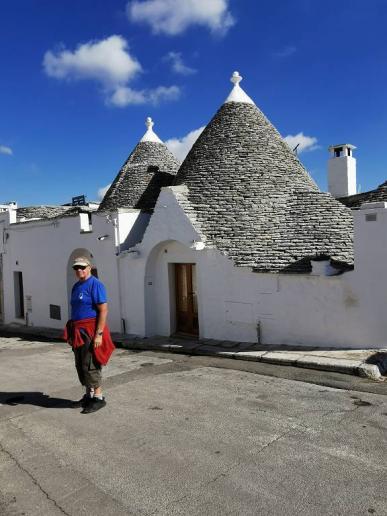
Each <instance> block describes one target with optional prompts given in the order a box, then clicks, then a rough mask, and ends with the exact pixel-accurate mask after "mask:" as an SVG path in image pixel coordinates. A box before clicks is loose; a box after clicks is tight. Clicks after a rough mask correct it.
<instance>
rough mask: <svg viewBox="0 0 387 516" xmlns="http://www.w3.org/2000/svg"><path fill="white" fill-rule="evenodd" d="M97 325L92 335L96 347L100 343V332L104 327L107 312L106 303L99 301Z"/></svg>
mask: <svg viewBox="0 0 387 516" xmlns="http://www.w3.org/2000/svg"><path fill="white" fill-rule="evenodd" d="M97 311H98V314H97V327H96V330H95V335H94V347H95V348H98V347H99V346H100V345H101V344H102V332H103V330H104V328H105V324H106V319H107V314H108V305H107V303H100V304H99V305H97Z"/></svg>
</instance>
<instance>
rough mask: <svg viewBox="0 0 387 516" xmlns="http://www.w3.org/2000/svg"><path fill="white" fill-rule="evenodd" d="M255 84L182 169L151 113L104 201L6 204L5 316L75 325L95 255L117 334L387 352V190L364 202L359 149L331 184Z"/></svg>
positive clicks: (346, 151)
mask: <svg viewBox="0 0 387 516" xmlns="http://www.w3.org/2000/svg"><path fill="white" fill-rule="evenodd" d="M240 80H241V77H240V76H239V74H238V73H234V75H233V77H232V81H233V83H234V87H233V89H232V91H231V93H230V95H229V96H228V98H227V99H226V101H225V102H224V104H223V105H222V106H221V107H220V109H219V110H218V111H217V113H216V114H215V116H214V117H213V118H212V120H211V121H210V122H209V124H208V125H207V127H206V128H205V130H204V131H203V132H202V134H201V135H200V137H199V138H198V140H197V141H196V143H195V144H194V145H193V147H192V149H191V151H190V152H189V154H188V155H187V157H186V159H185V160H184V162H183V163H182V164H181V165H180V164H179V163H178V161H177V160H176V159H175V158H174V156H173V155H172V154H171V153H170V151H169V150H168V149H167V147H166V146H165V145H164V144H163V143H162V142H161V140H160V139H159V138H158V136H156V134H155V133H154V132H153V129H152V125H153V123H152V121H151V120H150V119H148V120H147V126H148V129H147V132H146V133H145V135H144V137H143V138H142V139H141V140H140V142H139V143H138V144H137V146H136V147H135V149H134V150H133V152H132V153H131V154H130V156H129V158H128V160H127V161H126V162H125V164H124V165H123V167H122V169H121V170H120V172H119V173H118V175H117V177H116V178H115V180H114V181H113V183H112V184H111V187H110V188H109V190H108V192H107V193H106V195H105V197H104V199H103V200H102V202H101V204H100V206H99V207H98V209H93V208H92V207H87V206H78V207H32V208H17V207H16V206H15V205H7V206H3V211H2V212H1V213H0V228H1V230H2V235H3V238H2V241H1V247H0V253H1V259H2V282H0V284H1V285H2V287H1V288H2V300H3V302H2V311H1V316H2V319H3V322H5V323H19V324H29V325H35V326H45V327H56V328H59V327H62V326H63V325H64V323H65V321H66V319H67V317H68V298H69V292H70V288H71V285H72V282H73V281H74V278H73V276H72V271H71V261H72V259H73V257H74V256H75V255H76V254H78V253H82V254H88V255H89V256H90V257H91V258H92V260H93V263H94V264H95V268H96V273H97V274H98V275H99V277H100V278H101V279H102V281H103V282H104V283H105V284H106V286H107V289H108V293H109V300H110V301H109V302H110V316H109V317H110V326H111V328H112V329H113V330H114V331H121V332H126V333H129V334H137V335H143V336H144V335H145V336H151V335H171V334H175V333H184V334H191V335H197V336H199V337H200V338H213V339H220V340H237V341H247V342H256V341H257V340H258V339H259V340H260V341H261V342H262V343H265V344H296V345H300V346H303V345H319V346H338V347H339V346H353V347H364V346H367V347H371V346H372V347H384V346H385V345H386V335H387V323H386V320H387V318H386V316H385V313H384V312H385V306H387V303H386V299H385V298H386V297H387V288H386V287H387V285H386V284H385V283H386V280H385V278H386V274H385V263H387V231H386V228H387V220H386V217H387V215H386V213H387V210H386V209H385V206H386V205H385V203H384V199H383V198H382V197H380V196H379V197H373V195H376V194H375V192H376V190H375V191H373V192H369V193H368V194H369V195H368V197H367V194H360V195H362V196H363V197H362V199H359V197H358V196H359V194H357V195H356V179H355V191H354V190H353V188H354V187H353V184H354V174H355V168H354V162H353V161H351V159H352V160H354V158H353V156H352V151H353V148H354V147H353V146H351V145H347V144H342V145H340V146H332V152H333V156H332V158H331V160H332V161H331V164H330V173H329V174H330V175H329V184H330V189H331V191H332V192H333V194H334V196H333V195H332V194H331V193H325V192H321V191H320V190H319V188H318V187H317V185H316V184H315V182H314V181H313V179H312V178H311V177H310V175H309V174H308V172H307V171H306V170H305V169H304V167H303V166H302V164H301V163H300V161H299V159H298V157H297V156H296V155H295V154H294V153H293V152H292V150H291V149H290V148H289V147H288V145H287V144H286V143H285V142H284V140H283V139H282V138H281V136H280V134H279V133H278V132H277V130H276V129H275V128H274V127H273V125H272V124H271V123H270V122H269V120H268V119H267V118H266V117H265V116H264V115H263V114H262V112H261V111H260V110H259V109H258V108H257V106H256V105H255V104H254V102H253V100H251V98H250V97H248V95H247V94H246V93H245V92H244V91H243V90H242V88H241V87H240V85H239V82H240ZM344 158H345V159H344ZM350 158H351V159H350ZM382 186H383V185H382ZM335 197H340V200H337V199H336V198H335ZM374 200H376V201H378V202H376V203H375V202H374V203H370V202H368V203H367V201H374ZM385 200H387V199H385ZM361 201H362V202H363V204H361ZM345 203H347V204H348V205H350V206H351V203H352V205H353V206H355V207H356V208H359V206H360V204H361V209H356V210H351V209H350V208H348V207H346V206H345V205H344V204H345ZM356 203H357V204H356ZM364 203H365V204H364ZM42 264H44V265H47V264H49V266H42Z"/></svg>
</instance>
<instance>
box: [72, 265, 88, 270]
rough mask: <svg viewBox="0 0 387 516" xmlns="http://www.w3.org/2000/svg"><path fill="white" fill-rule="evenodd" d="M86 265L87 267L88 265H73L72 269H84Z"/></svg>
mask: <svg viewBox="0 0 387 516" xmlns="http://www.w3.org/2000/svg"><path fill="white" fill-rule="evenodd" d="M87 267H88V265H74V267H73V269H74V270H75V271H79V270H81V271H84V270H85V269H86V268H87Z"/></svg>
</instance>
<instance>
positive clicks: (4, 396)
mask: <svg viewBox="0 0 387 516" xmlns="http://www.w3.org/2000/svg"><path fill="white" fill-rule="evenodd" d="M73 403H74V401H73V400H66V399H63V398H52V397H51V396H49V395H48V394H44V393H43V392H0V404H2V405H12V406H16V405H35V406H37V407H44V408H71V407H72V405H73Z"/></svg>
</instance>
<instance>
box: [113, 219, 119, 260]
mask: <svg viewBox="0 0 387 516" xmlns="http://www.w3.org/2000/svg"><path fill="white" fill-rule="evenodd" d="M113 227H114V245H115V247H116V255H118V254H120V253H121V244H120V239H119V232H118V219H117V218H115V219H113Z"/></svg>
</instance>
